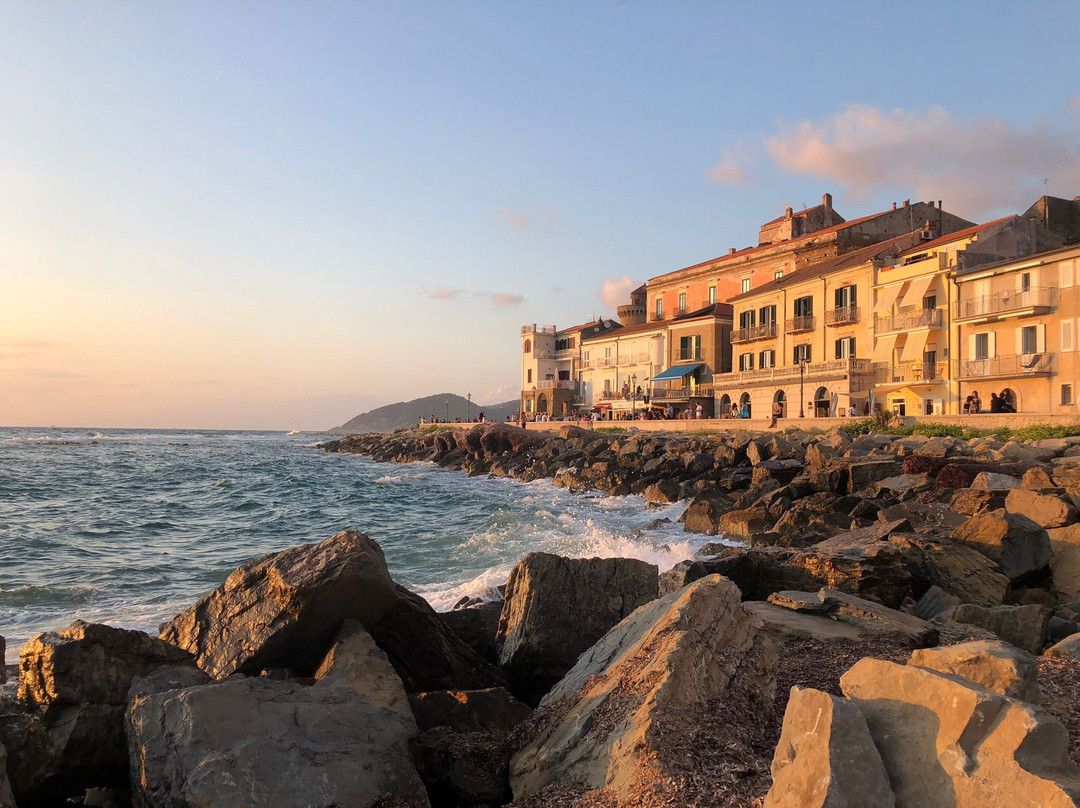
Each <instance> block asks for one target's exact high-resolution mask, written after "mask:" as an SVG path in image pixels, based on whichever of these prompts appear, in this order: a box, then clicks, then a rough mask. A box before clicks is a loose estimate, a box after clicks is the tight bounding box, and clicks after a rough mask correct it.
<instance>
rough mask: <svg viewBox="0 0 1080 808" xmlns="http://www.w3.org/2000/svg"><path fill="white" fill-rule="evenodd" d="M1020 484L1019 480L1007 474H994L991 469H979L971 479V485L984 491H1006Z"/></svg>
mask: <svg viewBox="0 0 1080 808" xmlns="http://www.w3.org/2000/svg"><path fill="white" fill-rule="evenodd" d="M1019 485H1020V481H1019V480H1018V479H1016V478H1015V477H1012V476H1010V475H1008V474H995V473H994V472H992V471H980V472H979V473H978V474H976V475H975V479H974V480H972V481H971V487H972V489H975V490H980V489H981V490H984V491H1008V490H1010V489H1012V488H1016V487H1018V486H1019Z"/></svg>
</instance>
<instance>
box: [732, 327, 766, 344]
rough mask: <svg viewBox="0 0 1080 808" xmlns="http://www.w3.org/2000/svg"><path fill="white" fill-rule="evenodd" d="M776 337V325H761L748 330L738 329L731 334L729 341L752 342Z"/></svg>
mask: <svg viewBox="0 0 1080 808" xmlns="http://www.w3.org/2000/svg"><path fill="white" fill-rule="evenodd" d="M775 336H776V323H762V324H761V325H752V326H750V327H748V328H739V329H737V330H735V331H732V332H731V341H732V342H733V343H739V342H753V341H754V340H759V339H773V338H774V337H775Z"/></svg>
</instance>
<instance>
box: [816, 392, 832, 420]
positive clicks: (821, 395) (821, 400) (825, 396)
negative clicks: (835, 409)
mask: <svg viewBox="0 0 1080 808" xmlns="http://www.w3.org/2000/svg"><path fill="white" fill-rule="evenodd" d="M830 403H831V399H830V398H829V391H828V389H826V388H824V387H819V388H818V389H817V392H815V393H814V417H815V418H828V417H829V404H830Z"/></svg>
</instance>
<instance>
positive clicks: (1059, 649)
mask: <svg viewBox="0 0 1080 808" xmlns="http://www.w3.org/2000/svg"><path fill="white" fill-rule="evenodd" d="M1046 656H1048V657H1054V658H1057V659H1080V634H1073V635H1072V636H1071V637H1066V638H1065V639H1064V640H1062V641H1061V642H1059V643H1055V644H1054V645H1051V646H1050V647H1049V648H1047V649H1046Z"/></svg>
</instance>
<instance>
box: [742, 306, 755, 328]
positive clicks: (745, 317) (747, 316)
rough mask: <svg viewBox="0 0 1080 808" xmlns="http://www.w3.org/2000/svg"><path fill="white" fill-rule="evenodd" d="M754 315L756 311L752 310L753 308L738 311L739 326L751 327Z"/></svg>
mask: <svg viewBox="0 0 1080 808" xmlns="http://www.w3.org/2000/svg"><path fill="white" fill-rule="evenodd" d="M755 317H756V313H755V312H754V310H753V309H750V310H749V311H744V312H740V314H739V328H753V327H754V324H755V323H754V318H755Z"/></svg>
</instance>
